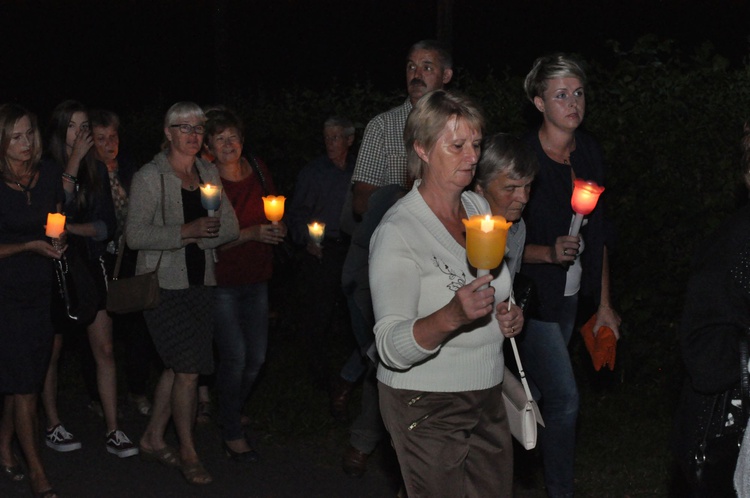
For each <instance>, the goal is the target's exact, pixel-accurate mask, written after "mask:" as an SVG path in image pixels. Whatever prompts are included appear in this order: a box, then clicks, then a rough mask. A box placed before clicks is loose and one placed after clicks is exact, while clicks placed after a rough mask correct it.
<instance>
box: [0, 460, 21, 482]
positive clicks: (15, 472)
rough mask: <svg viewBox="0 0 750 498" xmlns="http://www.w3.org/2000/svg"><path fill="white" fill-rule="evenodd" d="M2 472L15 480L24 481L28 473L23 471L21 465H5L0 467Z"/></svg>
mask: <svg viewBox="0 0 750 498" xmlns="http://www.w3.org/2000/svg"><path fill="white" fill-rule="evenodd" d="M0 473H1V474H3V475H4V476H5V477H7V478H8V479H10V480H11V481H13V482H18V481H23V480H24V479H26V474H24V473H23V469H22V468H21V466H20V465H18V464H15V465H3V466H2V467H0Z"/></svg>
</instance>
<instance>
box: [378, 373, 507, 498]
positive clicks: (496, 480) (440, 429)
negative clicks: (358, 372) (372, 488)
mask: <svg viewBox="0 0 750 498" xmlns="http://www.w3.org/2000/svg"><path fill="white" fill-rule="evenodd" d="M378 389H379V392H380V410H381V413H382V415H383V422H384V423H385V426H386V428H387V429H388V432H389V433H390V435H391V439H392V442H393V446H394V448H395V449H396V454H397V455H398V461H399V466H400V467H401V475H402V477H403V479H404V484H405V485H406V492H407V493H408V495H409V498H418V497H425V498H438V497H446V498H460V497H477V498H487V497H496V496H497V497H505V496H508V497H510V496H512V494H513V441H512V439H511V434H510V429H509V427H508V418H507V415H506V413H505V406H504V405H503V399H502V385H497V386H495V387H492V388H490V389H485V390H481V391H469V392H457V393H442V392H420V391H410V390H407V389H393V388H391V387H388V386H386V385H385V384H383V383H379V384H378Z"/></svg>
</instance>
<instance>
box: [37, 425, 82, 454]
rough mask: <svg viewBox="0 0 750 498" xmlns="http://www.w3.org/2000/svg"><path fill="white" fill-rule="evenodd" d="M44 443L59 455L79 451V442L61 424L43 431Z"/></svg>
mask: <svg viewBox="0 0 750 498" xmlns="http://www.w3.org/2000/svg"><path fill="white" fill-rule="evenodd" d="M44 442H45V444H46V445H47V446H48V447H50V448H52V449H53V450H55V451H59V452H61V453H65V452H67V451H75V450H80V449H81V442H80V441H79V440H78V439H76V437H75V436H74V435H73V434H71V433H70V432H68V431H66V430H65V427H63V425H62V424H57V425H56V426H54V427H53V428H52V429H48V430H47V431H45V434H44Z"/></svg>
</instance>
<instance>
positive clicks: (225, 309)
mask: <svg viewBox="0 0 750 498" xmlns="http://www.w3.org/2000/svg"><path fill="white" fill-rule="evenodd" d="M214 339H215V341H216V347H217V350H218V353H219V368H218V371H217V375H216V387H217V389H218V391H219V423H220V424H221V426H222V437H223V438H224V440H225V441H233V440H236V439H241V438H243V437H244V433H243V431H242V425H241V424H240V417H241V416H242V409H243V407H244V405H245V401H246V400H247V397H248V395H249V394H250V390H251V389H252V387H253V383H254V382H255V379H256V378H257V377H258V373H259V372H260V367H261V366H262V365H263V362H264V361H265V359H266V348H267V346H268V282H260V283H256V284H245V285H238V286H232V287H217V288H216V331H215V334H214Z"/></svg>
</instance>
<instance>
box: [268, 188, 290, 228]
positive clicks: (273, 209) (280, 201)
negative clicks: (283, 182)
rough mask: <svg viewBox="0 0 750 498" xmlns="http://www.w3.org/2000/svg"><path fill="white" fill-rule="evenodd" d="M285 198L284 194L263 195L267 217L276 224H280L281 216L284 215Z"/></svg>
mask: <svg viewBox="0 0 750 498" xmlns="http://www.w3.org/2000/svg"><path fill="white" fill-rule="evenodd" d="M285 200H286V197H284V196H283V195H279V196H276V195H267V196H265V197H263V210H264V211H265V213H266V218H268V221H270V222H271V223H273V224H274V225H278V224H279V221H280V220H281V218H283V217H284V201H285Z"/></svg>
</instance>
